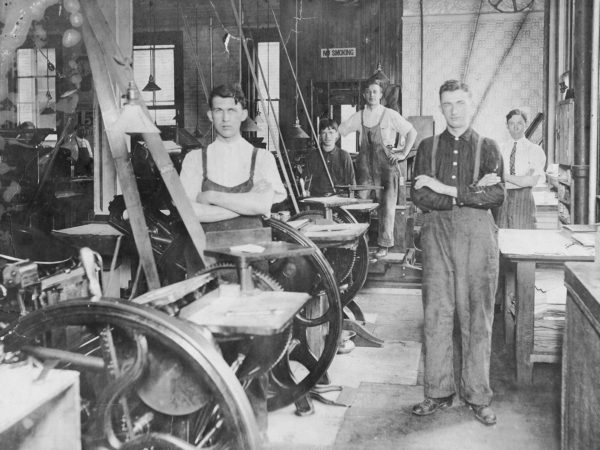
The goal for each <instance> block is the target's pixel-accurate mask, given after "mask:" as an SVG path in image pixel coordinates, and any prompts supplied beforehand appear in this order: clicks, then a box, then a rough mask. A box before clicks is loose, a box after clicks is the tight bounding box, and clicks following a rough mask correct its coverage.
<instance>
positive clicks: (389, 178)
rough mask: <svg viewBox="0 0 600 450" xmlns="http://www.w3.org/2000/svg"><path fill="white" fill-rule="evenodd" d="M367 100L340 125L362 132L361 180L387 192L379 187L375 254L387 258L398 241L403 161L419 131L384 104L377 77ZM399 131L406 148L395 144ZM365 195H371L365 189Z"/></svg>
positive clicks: (342, 130) (345, 131)
mask: <svg viewBox="0 0 600 450" xmlns="http://www.w3.org/2000/svg"><path fill="white" fill-rule="evenodd" d="M363 97H364V99H365V101H366V102H367V103H366V105H365V108H364V109H363V110H362V111H358V112H356V113H355V114H353V115H352V116H351V117H350V118H349V119H348V120H346V121H344V122H342V123H341V124H340V127H339V129H338V131H339V133H340V134H341V135H342V136H346V135H347V134H348V133H350V132H352V131H359V132H360V150H359V154H358V160H357V165H356V171H357V177H356V178H357V181H358V184H371V185H382V186H383V192H381V191H376V198H377V202H379V204H380V205H379V210H378V219H379V228H378V237H377V245H378V246H379V249H378V250H377V253H376V254H375V256H377V257H378V258H383V257H384V256H386V255H387V252H388V248H389V247H392V246H393V245H394V219H395V217H396V203H397V200H398V186H399V183H400V176H401V173H400V167H399V164H398V163H399V162H400V161H402V160H404V159H405V158H406V157H407V156H408V153H409V152H410V150H411V149H412V146H413V145H414V143H415V139H416V138H417V131H416V130H415V128H414V127H413V126H412V125H411V124H410V122H408V121H407V120H406V119H405V118H404V117H402V116H401V115H400V114H399V113H398V112H397V111H394V110H393V109H390V108H386V107H384V106H383V105H381V103H380V101H381V98H382V97H383V87H382V85H381V83H380V82H379V81H378V80H376V79H371V80H369V81H367V88H366V89H365V91H364V93H363ZM398 133H399V134H400V135H401V136H402V138H403V139H404V140H405V145H404V148H403V149H402V151H399V152H397V151H396V149H395V148H394V145H395V144H396V140H397V137H398V136H397V135H398ZM360 195H361V197H366V196H368V195H369V193H368V192H365V191H363V192H361V194H360Z"/></svg>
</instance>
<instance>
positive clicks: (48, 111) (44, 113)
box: [36, 50, 56, 116]
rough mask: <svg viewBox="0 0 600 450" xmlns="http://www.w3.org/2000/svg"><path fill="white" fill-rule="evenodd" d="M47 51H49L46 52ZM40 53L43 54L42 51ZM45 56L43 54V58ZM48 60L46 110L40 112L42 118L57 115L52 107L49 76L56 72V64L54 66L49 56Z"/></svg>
mask: <svg viewBox="0 0 600 450" xmlns="http://www.w3.org/2000/svg"><path fill="white" fill-rule="evenodd" d="M46 51H47V50H46ZM40 53H41V50H40ZM43 55H44V54H43V53H42V56H43ZM36 56H37V55H36ZM46 60H47V64H46V106H44V109H42V110H41V111H40V115H41V116H49V115H51V114H54V113H56V111H55V110H54V108H52V107H51V106H50V102H51V101H52V94H51V93H50V86H49V85H48V82H49V76H48V73H49V71H52V72H54V70H55V69H56V68H55V67H54V64H52V63H51V62H50V60H49V59H48V55H46Z"/></svg>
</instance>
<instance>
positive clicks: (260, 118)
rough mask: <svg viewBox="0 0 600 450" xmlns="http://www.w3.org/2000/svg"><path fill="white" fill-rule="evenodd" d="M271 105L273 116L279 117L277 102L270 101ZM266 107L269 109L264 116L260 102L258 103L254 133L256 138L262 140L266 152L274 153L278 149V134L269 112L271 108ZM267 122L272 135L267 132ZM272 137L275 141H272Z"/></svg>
mask: <svg viewBox="0 0 600 450" xmlns="http://www.w3.org/2000/svg"><path fill="white" fill-rule="evenodd" d="M265 103H266V102H265ZM271 104H272V105H273V110H274V111H275V115H276V116H277V117H279V102H278V101H271ZM266 106H267V108H269V110H268V111H267V114H265V113H264V111H263V109H262V102H259V103H258V115H257V116H256V125H258V131H257V132H256V136H258V137H262V138H264V142H266V143H267V150H269V151H275V150H276V149H277V148H278V147H279V133H278V131H277V126H276V125H275V118H274V117H273V113H272V112H271V107H270V106H269V105H268V104H266ZM267 121H268V122H269V126H271V129H272V130H273V132H272V133H270V132H269V128H268V125H267ZM272 136H275V140H273V138H272Z"/></svg>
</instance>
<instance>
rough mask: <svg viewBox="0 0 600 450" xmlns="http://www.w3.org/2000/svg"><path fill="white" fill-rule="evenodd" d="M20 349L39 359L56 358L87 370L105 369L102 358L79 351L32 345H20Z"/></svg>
mask: <svg viewBox="0 0 600 450" xmlns="http://www.w3.org/2000/svg"><path fill="white" fill-rule="evenodd" d="M21 350H22V351H23V352H25V353H27V354H28V355H31V356H35V357H36V358H39V359H57V360H59V361H60V362H65V363H69V364H72V365H74V366H76V367H82V368H84V369H89V370H97V371H101V370H104V369H105V365H104V360H103V359H102V358H99V357H97V356H86V355H82V354H81V353H75V352H69V351H66V350H59V349H57V348H48V347H38V346H34V345H24V346H23V347H21Z"/></svg>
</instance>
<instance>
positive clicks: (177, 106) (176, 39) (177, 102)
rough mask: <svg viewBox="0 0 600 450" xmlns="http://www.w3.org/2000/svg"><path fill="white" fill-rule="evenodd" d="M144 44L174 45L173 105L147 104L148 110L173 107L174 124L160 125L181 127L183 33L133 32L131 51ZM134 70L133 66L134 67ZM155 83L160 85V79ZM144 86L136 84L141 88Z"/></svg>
mask: <svg viewBox="0 0 600 450" xmlns="http://www.w3.org/2000/svg"><path fill="white" fill-rule="evenodd" d="M144 45H174V49H173V64H174V67H173V69H174V72H173V73H174V80H173V83H174V88H175V98H174V102H173V105H172V106H171V105H153V104H150V103H149V104H147V105H146V106H147V107H148V110H149V111H154V110H157V111H158V110H161V109H174V110H175V116H176V120H175V125H161V126H160V127H159V128H163V127H167V128H169V127H171V128H172V127H183V124H184V123H185V117H184V114H185V113H184V109H185V108H184V107H183V104H184V86H183V79H184V68H183V65H184V59H183V35H182V33H181V32H180V31H160V32H157V33H153V32H135V33H133V47H132V52H133V51H134V48H135V47H136V46H144ZM134 70H135V67H134ZM157 84H158V85H159V86H160V80H157ZM143 87H144V86H138V88H139V89H140V90H141V89H143Z"/></svg>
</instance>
